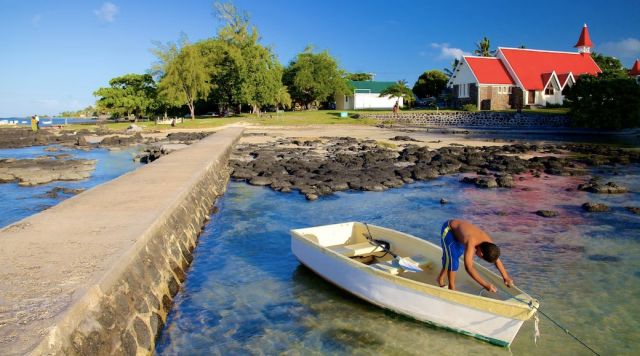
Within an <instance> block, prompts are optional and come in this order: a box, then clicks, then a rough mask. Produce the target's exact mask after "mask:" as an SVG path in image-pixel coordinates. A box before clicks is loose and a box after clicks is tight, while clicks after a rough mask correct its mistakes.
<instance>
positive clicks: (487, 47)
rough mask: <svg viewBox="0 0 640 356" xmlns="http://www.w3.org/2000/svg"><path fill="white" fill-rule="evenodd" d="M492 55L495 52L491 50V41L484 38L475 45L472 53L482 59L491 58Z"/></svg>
mask: <svg viewBox="0 0 640 356" xmlns="http://www.w3.org/2000/svg"><path fill="white" fill-rule="evenodd" d="M494 53H495V51H492V50H491V41H489V39H488V38H487V37H486V36H485V37H483V38H482V40H481V41H480V42H478V43H476V49H475V50H474V51H473V54H475V55H476V56H482V57H492V56H493V55H494Z"/></svg>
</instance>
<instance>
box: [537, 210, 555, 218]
mask: <svg viewBox="0 0 640 356" xmlns="http://www.w3.org/2000/svg"><path fill="white" fill-rule="evenodd" d="M536 215H538V216H542V217H543V218H553V217H556V216H558V212H557V211H553V210H538V211H536Z"/></svg>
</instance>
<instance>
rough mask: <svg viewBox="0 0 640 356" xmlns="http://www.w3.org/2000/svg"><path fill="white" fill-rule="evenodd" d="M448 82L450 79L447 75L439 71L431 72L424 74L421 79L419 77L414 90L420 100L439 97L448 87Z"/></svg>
mask: <svg viewBox="0 0 640 356" xmlns="http://www.w3.org/2000/svg"><path fill="white" fill-rule="evenodd" d="M448 82H449V77H447V75H446V74H444V73H442V72H441V71H439V70H430V71H428V72H424V73H422V74H421V75H420V77H418V80H417V81H416V83H415V84H414V85H413V89H412V90H413V93H414V94H415V95H416V96H417V97H418V98H427V97H431V96H438V95H440V93H441V92H442V90H443V89H444V88H445V87H446V86H447V83H448Z"/></svg>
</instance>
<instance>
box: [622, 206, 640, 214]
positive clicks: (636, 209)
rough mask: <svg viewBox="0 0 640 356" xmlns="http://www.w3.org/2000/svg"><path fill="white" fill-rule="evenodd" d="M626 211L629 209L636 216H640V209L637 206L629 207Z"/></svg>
mask: <svg viewBox="0 0 640 356" xmlns="http://www.w3.org/2000/svg"><path fill="white" fill-rule="evenodd" d="M625 209H627V210H628V211H630V212H632V213H634V214H636V215H640V207H635V206H627V207H625Z"/></svg>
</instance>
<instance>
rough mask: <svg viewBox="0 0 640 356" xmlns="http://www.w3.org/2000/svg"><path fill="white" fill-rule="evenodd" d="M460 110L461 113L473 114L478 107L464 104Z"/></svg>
mask: <svg viewBox="0 0 640 356" xmlns="http://www.w3.org/2000/svg"><path fill="white" fill-rule="evenodd" d="M462 110H463V111H469V112H474V111H478V107H477V106H475V105H474V104H464V105H462Z"/></svg>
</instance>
